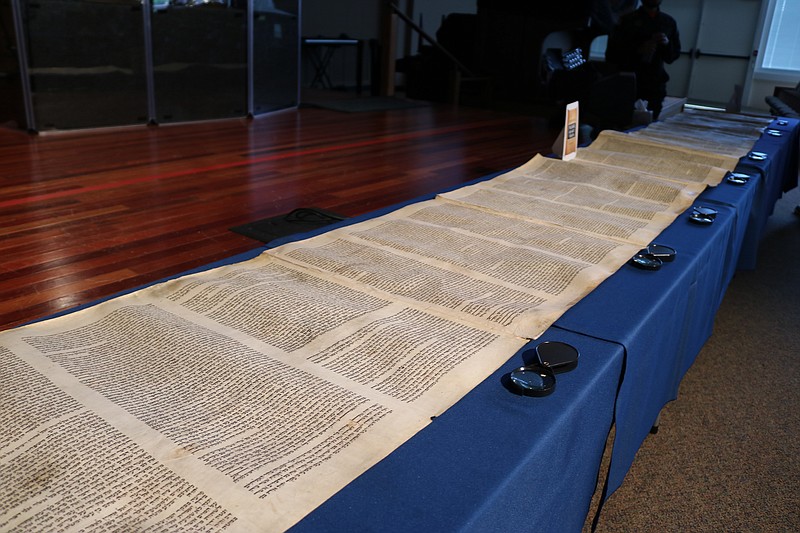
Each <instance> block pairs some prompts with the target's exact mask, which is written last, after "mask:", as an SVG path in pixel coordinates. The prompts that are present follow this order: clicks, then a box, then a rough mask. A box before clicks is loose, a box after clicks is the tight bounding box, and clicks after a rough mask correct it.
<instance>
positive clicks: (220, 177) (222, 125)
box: [0, 105, 555, 329]
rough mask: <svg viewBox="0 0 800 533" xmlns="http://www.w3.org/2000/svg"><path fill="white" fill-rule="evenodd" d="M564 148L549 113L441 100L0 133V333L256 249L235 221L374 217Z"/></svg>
mask: <svg viewBox="0 0 800 533" xmlns="http://www.w3.org/2000/svg"><path fill="white" fill-rule="evenodd" d="M554 137H555V133H553V132H552V131H550V130H549V129H548V125H547V121H546V120H544V119H541V118H536V117H533V116H526V115H521V114H513V113H507V112H502V113H501V112H493V111H488V110H481V109H470V108H463V107H462V108H453V107H452V106H445V105H442V106H436V105H433V106H429V107H421V108H414V109H407V110H399V111H398V110H395V111H386V112H364V113H341V112H336V111H327V110H323V109H315V108H301V109H297V110H288V111H283V112H279V113H275V114H272V115H268V116H262V117H258V118H256V119H252V120H246V119H236V120H230V121H221V122H209V123H195V124H182V125H169V126H157V127H138V128H130V129H115V130H92V131H84V132H60V133H48V134H44V135H38V136H36V135H29V134H28V133H26V132H21V131H18V130H13V129H3V128H0V169H2V170H0V329H7V328H10V327H14V326H17V325H20V324H23V323H26V322H28V321H31V320H35V319H38V318H41V317H45V316H49V315H51V314H53V313H56V312H60V311H63V310H67V309H70V308H73V307H75V306H78V305H81V304H85V303H89V302H92V301H95V300H97V299H99V298H103V297H107V296H109V295H112V294H116V293H117V292H119V291H125V290H129V289H132V288H135V287H138V286H141V285H143V284H146V283H150V282H152V281H155V280H158V279H161V278H163V277H165V276H170V275H174V274H177V273H180V272H183V271H185V270H187V269H190V268H194V267H197V266H200V265H204V264H207V263H209V262H211V261H215V260H218V259H222V258H225V257H229V256H231V255H234V254H236V253H239V252H243V251H247V250H249V249H253V248H256V247H257V246H259V243H258V242H257V241H254V240H251V239H248V238H246V237H243V236H241V235H238V234H236V233H233V232H231V231H229V229H228V228H230V227H232V226H235V225H239V224H244V223H246V222H249V221H253V220H258V219H261V218H266V217H270V216H275V215H279V214H282V213H286V212H288V211H291V210H292V209H294V208H296V207H309V206H315V207H322V208H326V209H330V210H332V211H335V212H338V213H341V214H344V215H348V216H353V215H358V214H361V213H365V212H369V211H371V210H374V209H377V208H380V207H384V206H387V205H391V204H394V203H397V202H400V201H403V200H407V199H411V198H415V197H417V196H419V195H422V194H426V193H431V192H435V191H438V190H441V189H443V188H446V187H449V186H453V185H457V184H459V183H463V182H465V181H468V180H471V179H474V178H477V177H480V176H482V175H485V174H488V173H491V172H496V171H500V170H504V169H508V168H513V167H515V166H518V165H520V164H522V163H524V162H525V161H527V160H528V159H529V158H530V157H532V156H533V155H534V154H536V153H537V152H548V151H549V149H550V146H551V145H552V142H553V139H554Z"/></svg>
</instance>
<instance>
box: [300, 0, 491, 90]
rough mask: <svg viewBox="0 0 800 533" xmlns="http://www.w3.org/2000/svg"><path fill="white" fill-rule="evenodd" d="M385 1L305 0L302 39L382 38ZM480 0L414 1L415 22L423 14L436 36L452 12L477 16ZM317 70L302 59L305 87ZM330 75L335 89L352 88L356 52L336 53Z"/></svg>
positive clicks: (400, 51)
mask: <svg viewBox="0 0 800 533" xmlns="http://www.w3.org/2000/svg"><path fill="white" fill-rule="evenodd" d="M383 1H384V0H336V1H333V0H302V19H301V28H300V35H302V36H303V37H316V36H320V35H321V36H325V37H338V36H339V35H341V34H347V35H348V36H349V37H351V38H356V39H365V40H369V39H380V36H381V35H380V31H381V3H382V2H383ZM396 3H397V5H398V7H399V8H400V9H405V8H406V5H407V4H406V2H405V1H404V0H398V1H397V2H396ZM476 11H477V0H415V2H414V16H413V17H412V18H413V20H414V22H415V23H419V16H420V14H421V15H422V19H423V29H424V30H425V32H426V33H428V34H429V35H431V36H433V37H435V34H436V30H437V29H439V25H440V24H441V19H442V17H443V16H445V15H447V14H449V13H475V12H476ZM397 34H398V40H397V55H398V57H402V56H403V55H404V49H405V45H404V43H405V41H404V37H405V24H404V23H403V22H402V21H401V22H400V23H399V25H398V28H397ZM416 43H417V37H416V35H415V34H414V35H412V37H411V43H410V44H411V53H412V54H413V53H415V52H416ZM369 62H370V59H369V50H368V48H367V49H366V50H365V53H364V80H365V82H366V83H369V76H370V68H369ZM313 75H314V70H313V68H312V67H311V65H309V63H308V61H307V60H305V59H304V60H303V63H302V70H301V77H302V80H303V85H307V84H308V83H309V82H310V81H311V79H312V78H313ZM328 75H329V76H330V78H331V81H332V83H333V84H334V86H338V85H343V86H348V87H351V86H352V85H353V84H354V79H355V78H354V76H355V50H353V49H344V48H342V49H339V50H337V51H336V52H334V56H333V57H332V59H331V64H330V67H329V69H328Z"/></svg>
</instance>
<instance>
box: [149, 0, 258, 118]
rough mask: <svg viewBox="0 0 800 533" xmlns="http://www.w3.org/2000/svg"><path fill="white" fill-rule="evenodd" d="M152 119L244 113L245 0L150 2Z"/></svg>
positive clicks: (217, 116)
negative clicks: (153, 113) (153, 102)
mask: <svg viewBox="0 0 800 533" xmlns="http://www.w3.org/2000/svg"><path fill="white" fill-rule="evenodd" d="M151 11H152V16H151V19H150V20H151V34H152V53H153V86H154V94H155V116H154V117H153V118H154V119H155V121H156V122H157V123H167V122H183V121H191V120H209V119H220V118H230V117H242V116H246V115H247V113H248V110H247V83H248V77H247V4H246V0H233V1H226V0H209V1H203V0H172V1H171V2H166V1H161V0H156V1H155V2H153V4H152V9H151Z"/></svg>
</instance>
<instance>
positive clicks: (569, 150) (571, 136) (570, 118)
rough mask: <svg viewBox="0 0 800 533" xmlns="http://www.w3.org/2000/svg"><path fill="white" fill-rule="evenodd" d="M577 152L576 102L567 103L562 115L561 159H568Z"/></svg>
mask: <svg viewBox="0 0 800 533" xmlns="http://www.w3.org/2000/svg"><path fill="white" fill-rule="evenodd" d="M577 153H578V102H572V103H571V104H567V111H566V113H565V115H564V147H563V149H562V150H561V159H563V160H564V161H569V160H570V159H574V158H575V155H576V154H577Z"/></svg>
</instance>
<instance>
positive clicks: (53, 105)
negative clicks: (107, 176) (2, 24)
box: [19, 0, 148, 131]
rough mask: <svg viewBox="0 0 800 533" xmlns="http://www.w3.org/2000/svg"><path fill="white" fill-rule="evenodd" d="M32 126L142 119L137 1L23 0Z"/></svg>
mask: <svg viewBox="0 0 800 533" xmlns="http://www.w3.org/2000/svg"><path fill="white" fill-rule="evenodd" d="M19 6H20V10H21V18H22V20H23V24H24V25H25V28H26V34H25V38H26V39H27V41H26V43H25V44H26V50H27V60H28V74H29V80H30V92H31V94H30V98H31V102H32V109H33V117H34V122H35V125H29V126H30V128H31V129H33V128H34V127H35V129H37V130H40V131H41V130H49V129H71V128H92V127H100V126H116V125H127V124H144V123H147V120H148V113H147V83H146V75H145V54H144V32H143V24H144V22H143V21H144V19H143V12H142V5H141V3H140V2H139V1H138V0H102V1H101V0H20V2H19Z"/></svg>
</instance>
